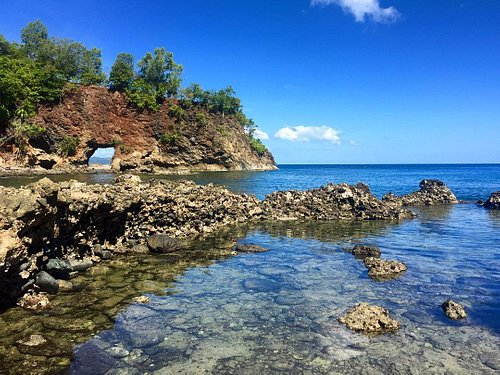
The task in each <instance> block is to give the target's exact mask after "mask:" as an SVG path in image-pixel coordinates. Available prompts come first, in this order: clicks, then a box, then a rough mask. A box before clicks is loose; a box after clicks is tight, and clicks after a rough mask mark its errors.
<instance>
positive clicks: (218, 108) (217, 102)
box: [208, 86, 241, 116]
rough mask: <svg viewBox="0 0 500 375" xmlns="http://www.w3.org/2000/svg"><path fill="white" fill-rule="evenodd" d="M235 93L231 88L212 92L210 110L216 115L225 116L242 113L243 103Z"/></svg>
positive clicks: (209, 103) (209, 102) (209, 100)
mask: <svg viewBox="0 0 500 375" xmlns="http://www.w3.org/2000/svg"><path fill="white" fill-rule="evenodd" d="M235 94H236V93H235V91H234V89H233V88H232V87H231V86H228V87H226V88H225V89H221V90H219V91H213V92H211V94H210V96H209V99H208V105H209V109H210V110H211V111H212V112H215V113H222V116H224V115H225V114H229V115H232V114H236V113H238V112H240V111H241V102H240V99H238V98H237V97H236V96H235Z"/></svg>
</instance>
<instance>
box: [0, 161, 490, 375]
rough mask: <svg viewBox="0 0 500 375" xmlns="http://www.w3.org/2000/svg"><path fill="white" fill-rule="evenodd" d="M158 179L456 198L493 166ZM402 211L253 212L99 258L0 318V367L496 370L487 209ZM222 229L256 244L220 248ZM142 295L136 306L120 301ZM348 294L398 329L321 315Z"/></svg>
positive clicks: (287, 170)
mask: <svg viewBox="0 0 500 375" xmlns="http://www.w3.org/2000/svg"><path fill="white" fill-rule="evenodd" d="M69 177H76V178H78V179H80V180H85V181H87V182H97V183H109V182H110V181H111V180H112V178H113V175H111V174H110V175H102V174H101V175H84V176H81V175H80V176H58V177H55V176H51V178H53V179H59V180H65V179H68V178H69ZM151 177H152V176H143V178H145V179H148V178H151ZM165 178H170V179H177V178H183V179H194V180H195V181H196V182H198V183H209V182H214V183H218V184H223V185H226V186H228V187H229V188H230V189H232V190H234V191H238V192H246V193H251V194H256V195H257V196H259V197H261V198H262V197H264V196H265V194H268V193H270V192H272V191H274V190H286V189H292V188H293V189H305V188H311V187H317V186H320V185H322V184H324V183H326V182H329V181H332V182H343V181H347V182H350V183H353V182H357V181H364V182H366V183H368V184H369V185H370V187H371V188H372V191H373V192H374V193H375V194H376V195H378V196H381V195H382V194H384V193H386V192H388V191H393V192H396V193H408V192H410V191H414V190H416V189H417V188H418V182H419V181H420V180H421V179H423V178H440V179H442V180H443V181H445V182H446V183H447V184H448V185H449V186H450V187H451V188H452V189H453V190H454V191H455V192H456V194H457V196H458V198H459V199H462V200H466V201H473V200H476V199H486V198H487V197H488V195H489V194H490V193H491V192H492V191H495V190H500V166H498V165H462V166H315V167H311V166H309V167H305V166H283V167H282V168H281V170H280V171H277V172H261V173H252V172H229V173H212V174H208V173H207V174H195V175H190V176H180V177H174V176H168V177H165ZM29 181H33V179H26V178H24V179H21V178H16V179H4V180H2V181H0V183H3V184H5V185H11V186H13V185H17V186H19V185H23V184H25V183H27V182H29ZM415 211H416V212H417V213H418V215H419V216H418V218H417V219H414V220H408V221H405V222H403V223H387V222H375V223H338V222H332V223H282V224H278V223H261V224H259V225H254V226H253V227H246V228H241V227H240V228H231V229H228V230H227V231H224V232H221V233H220V234H219V235H218V236H216V237H214V238H211V239H207V240H203V241H200V242H193V243H189V244H186V245H185V248H186V249H187V251H188V252H187V253H184V254H182V255H180V254H177V255H169V256H163V257H154V256H141V257H128V258H118V259H116V260H113V261H111V262H104V263H101V264H100V265H98V266H96V267H94V268H93V269H92V270H91V271H90V272H88V273H86V274H83V275H80V276H78V277H77V278H76V279H74V280H73V281H74V283H75V284H76V285H78V287H79V289H80V290H79V292H76V293H60V294H59V295H57V296H56V297H55V298H54V299H53V301H52V302H53V305H54V308H53V309H52V310H48V311H46V312H42V313H36V314H33V313H30V312H25V311H22V310H20V309H11V310H9V311H8V312H6V313H4V314H2V315H0V337H1V338H0V368H3V369H7V368H8V369H9V370H3V371H4V372H6V373H26V372H25V369H26V368H29V369H30V371H28V373H55V372H57V371H62V372H66V371H69V372H71V373H74V374H144V373H148V374H202V373H213V374H257V373H259V374H267V373H279V372H281V373H287V374H331V373H342V374H349V373H353V374H358V373H370V374H405V373H408V374H427V373H449V374H489V373H492V374H493V373H498V372H499V371H500V350H499V347H500V302H499V301H500V236H499V233H500V213H499V212H494V211H488V210H485V209H483V208H482V207H478V206H476V205H475V204H473V203H467V204H459V205H454V206H445V207H434V208H422V209H420V210H416V209H415ZM235 238H239V239H241V240H243V241H246V242H251V243H256V244H259V245H262V246H264V247H267V248H269V251H268V252H266V253H262V254H243V255H237V256H232V257H231V256H229V254H228V249H229V248H228V246H229V244H230V243H231V240H233V239H235ZM355 243H367V244H375V245H377V246H379V247H380V248H381V250H382V257H383V258H386V259H397V260H402V261H404V262H405V263H406V264H407V265H408V271H407V272H406V273H405V274H403V275H402V276H401V277H400V278H399V279H396V280H392V281H386V282H375V281H373V280H371V279H369V278H368V276H367V270H366V268H365V267H364V266H363V264H362V262H361V261H360V260H357V259H355V258H354V257H352V256H351V255H350V254H348V253H347V252H345V249H348V248H350V247H352V246H354V244H355ZM142 294H146V295H147V296H149V298H150V301H149V303H146V304H139V303H133V302H131V298H132V297H134V296H138V295H142ZM447 298H453V299H454V300H456V301H458V302H460V303H462V304H464V305H465V307H466V310H467V313H468V318H467V319H466V320H464V321H460V322H455V321H451V320H449V319H447V318H446V317H445V316H444V314H443V312H442V310H441V308H440V305H441V304H442V303H443V301H444V300H446V299H447ZM363 301H364V302H370V303H374V304H377V305H380V306H383V307H385V308H387V309H389V311H390V313H391V314H392V315H393V316H394V317H395V318H396V319H397V320H398V321H399V322H400V324H401V329H400V330H399V331H398V332H397V333H395V334H386V335H381V336H375V337H367V336H364V335H363V334H359V333H354V332H351V331H349V330H347V329H346V328H345V326H343V325H340V324H339V323H338V322H337V318H338V317H339V316H340V315H342V314H343V313H344V312H345V311H346V310H347V309H348V308H350V307H352V306H353V305H355V304H356V303H359V302H363ZM34 333H39V334H42V335H44V337H46V338H49V339H50V340H51V343H52V346H50V347H47V348H44V350H45V351H44V352H43V353H40V352H36V350H35V351H30V350H28V353H19V351H18V350H17V349H16V344H15V343H16V341H17V340H19V339H20V338H23V337H26V336H27V335H29V334H34ZM19 350H20V349H19ZM23 350H24V351H26V349H23ZM68 368H69V370H68ZM35 369H36V371H35ZM1 372H2V370H0V373H1Z"/></svg>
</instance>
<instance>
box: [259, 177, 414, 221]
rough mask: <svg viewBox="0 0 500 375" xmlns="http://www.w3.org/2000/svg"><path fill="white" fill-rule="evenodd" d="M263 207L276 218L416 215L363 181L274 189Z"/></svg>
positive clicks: (387, 218) (402, 216) (324, 218)
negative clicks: (318, 186) (383, 199)
mask: <svg viewBox="0 0 500 375" xmlns="http://www.w3.org/2000/svg"><path fill="white" fill-rule="evenodd" d="M264 210H265V211H266V213H267V214H268V216H269V217H270V218H272V219H275V220H295V219H313V220H380V219H383V220H391V219H392V220H401V219H408V218H412V217H413V216H414V215H413V214H412V213H411V212H410V211H408V210H406V209H402V208H400V207H396V206H394V205H391V204H387V203H386V202H384V201H381V200H379V199H377V197H375V196H374V195H373V194H372V193H371V191H370V188H369V187H368V186H366V185H365V184H363V183H358V184H356V185H349V184H337V185H335V184H327V185H325V186H322V187H320V188H318V189H311V190H306V191H296V190H292V191H278V192H274V193H272V194H269V195H268V196H267V197H266V199H265V200H264Z"/></svg>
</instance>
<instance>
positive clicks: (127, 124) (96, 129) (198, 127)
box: [1, 87, 276, 172]
mask: <svg viewBox="0 0 500 375" xmlns="http://www.w3.org/2000/svg"><path fill="white" fill-rule="evenodd" d="M178 104H179V103H178V102H177V101H175V100H166V101H165V102H164V103H163V105H162V107H161V109H160V110H159V111H158V112H152V111H148V110H143V111H141V110H138V109H136V108H134V107H133V106H131V105H130V104H129V103H128V101H127V98H126V97H125V96H124V95H123V94H121V93H118V92H110V91H109V90H107V89H106V88H103V87H78V88H75V89H74V90H72V91H71V92H66V93H65V94H64V96H63V97H62V98H61V99H60V101H59V102H58V103H55V104H52V105H43V106H41V107H40V108H39V111H38V114H37V115H36V116H35V117H34V118H33V119H31V122H32V123H34V124H37V125H39V126H42V127H44V128H45V129H46V131H45V133H44V134H43V135H41V136H39V137H38V138H37V139H35V140H34V141H32V142H31V143H32V146H33V149H32V150H30V153H29V154H30V157H29V158H26V159H25V160H24V161H23V162H22V163H24V164H25V165H28V164H31V165H38V166H41V167H44V168H51V169H58V168H64V167H67V166H70V165H86V164H87V163H88V159H89V158H90V156H92V154H93V153H94V152H95V150H96V149H97V148H102V147H114V148H115V155H114V158H113V163H112V165H113V168H114V169H115V170H122V171H123V170H136V171H142V172H162V171H166V172H176V171H218V170H269V169H276V164H275V162H274V159H273V156H272V155H271V154H270V153H269V152H265V153H264V154H263V155H259V154H258V153H257V152H256V151H255V150H254V149H253V148H252V147H251V145H250V143H249V138H248V136H247V135H246V134H245V132H244V130H243V129H242V127H241V125H240V124H239V123H238V122H237V120H236V119H234V118H232V117H229V116H225V117H224V116H222V115H220V114H212V113H209V112H207V111H206V110H204V109H201V108H199V107H198V106H191V107H190V108H188V109H181V108H180V106H179V105H178ZM165 135H166V136H165ZM64 137H74V138H78V147H77V149H76V153H75V154H74V155H73V156H66V157H64V156H60V155H58V150H59V149H60V145H61V141H62V140H63V139H64ZM1 156H2V157H3V159H4V162H5V163H6V164H8V163H9V159H10V160H11V161H12V162H13V163H14V161H13V159H12V157H11V156H10V155H8V152H7V153H5V152H4V153H3V154H2V155H1Z"/></svg>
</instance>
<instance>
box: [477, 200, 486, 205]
mask: <svg viewBox="0 0 500 375" xmlns="http://www.w3.org/2000/svg"><path fill="white" fill-rule="evenodd" d="M476 204H477V205H478V206H484V201H483V200H481V199H480V200H478V201H477V202H476Z"/></svg>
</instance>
